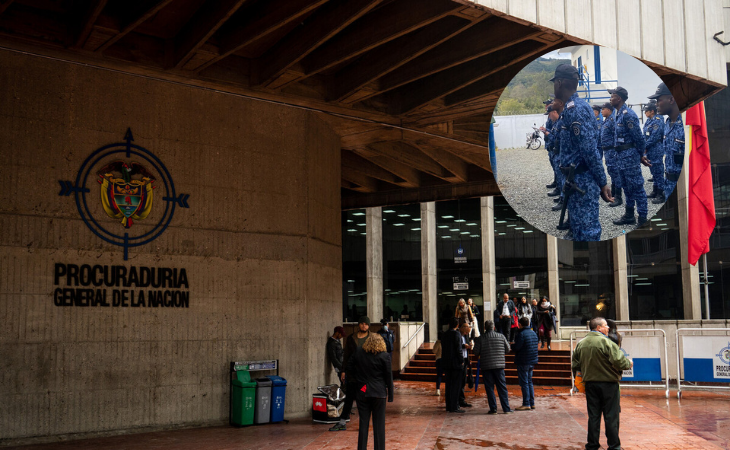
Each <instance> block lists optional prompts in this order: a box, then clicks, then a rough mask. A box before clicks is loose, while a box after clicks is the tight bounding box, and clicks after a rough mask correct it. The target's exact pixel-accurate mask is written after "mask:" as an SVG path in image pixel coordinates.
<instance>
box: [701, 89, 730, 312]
mask: <svg viewBox="0 0 730 450" xmlns="http://www.w3.org/2000/svg"><path fill="white" fill-rule="evenodd" d="M705 114H706V116H707V132H708V137H709V143H710V160H711V163H712V184H713V194H714V197H715V216H716V217H717V223H716V225H715V229H714V231H713V232H712V236H711V237H710V252H709V253H707V267H708V283H707V289H708V291H709V299H710V318H711V319H728V318H730V92H729V91H728V90H727V89H725V90H723V91H720V93H718V94H716V95H714V96H712V97H710V98H709V99H707V100H706V101H705ZM697 264H698V267H699V269H700V295H701V297H702V317H707V315H706V314H707V313H706V308H705V286H704V269H705V267H704V263H703V259H702V258H700V261H699V262H698V263H697Z"/></svg>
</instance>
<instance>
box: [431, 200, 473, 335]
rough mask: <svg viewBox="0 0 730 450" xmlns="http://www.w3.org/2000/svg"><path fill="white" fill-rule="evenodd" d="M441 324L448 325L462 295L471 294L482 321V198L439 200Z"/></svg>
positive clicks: (442, 325) (438, 263)
mask: <svg viewBox="0 0 730 450" xmlns="http://www.w3.org/2000/svg"><path fill="white" fill-rule="evenodd" d="M436 258H437V259H438V262H437V268H438V272H437V273H438V306H437V308H438V311H439V327H440V329H443V327H444V326H445V325H448V322H449V319H450V318H451V317H453V316H454V311H455V309H456V304H457V303H458V301H459V299H460V298H464V300H466V299H468V298H471V299H473V300H474V303H475V304H476V305H477V306H478V307H479V311H480V312H481V313H482V316H480V317H478V319H479V321H481V322H483V318H482V317H483V311H484V302H483V294H484V290H483V287H482V240H481V206H480V200H479V199H478V198H475V199H466V200H457V201H449V202H438V203H436Z"/></svg>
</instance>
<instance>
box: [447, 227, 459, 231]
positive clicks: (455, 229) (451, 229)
mask: <svg viewBox="0 0 730 450" xmlns="http://www.w3.org/2000/svg"><path fill="white" fill-rule="evenodd" d="M449 231H459V229H458V228H449Z"/></svg>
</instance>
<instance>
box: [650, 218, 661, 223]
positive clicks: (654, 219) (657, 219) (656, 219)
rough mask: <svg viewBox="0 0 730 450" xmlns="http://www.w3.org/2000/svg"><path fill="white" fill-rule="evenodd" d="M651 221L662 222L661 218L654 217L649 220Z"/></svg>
mask: <svg viewBox="0 0 730 450" xmlns="http://www.w3.org/2000/svg"><path fill="white" fill-rule="evenodd" d="M651 221H652V222H661V221H662V218H661V217H654V218H653V219H651Z"/></svg>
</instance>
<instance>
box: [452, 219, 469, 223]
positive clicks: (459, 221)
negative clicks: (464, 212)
mask: <svg viewBox="0 0 730 450" xmlns="http://www.w3.org/2000/svg"><path fill="white" fill-rule="evenodd" d="M454 222H457V223H462V222H466V220H464V219H456V220H454Z"/></svg>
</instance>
